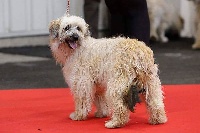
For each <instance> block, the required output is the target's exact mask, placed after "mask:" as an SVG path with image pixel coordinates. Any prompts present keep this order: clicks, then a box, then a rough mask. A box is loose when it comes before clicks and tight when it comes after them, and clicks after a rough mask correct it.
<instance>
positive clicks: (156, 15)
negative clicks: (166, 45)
mask: <svg viewBox="0 0 200 133" xmlns="http://www.w3.org/2000/svg"><path fill="white" fill-rule="evenodd" d="M147 6H148V12H149V18H150V36H151V38H155V40H156V41H161V42H168V40H169V39H168V38H167V37H166V36H165V33H166V30H167V29H174V30H177V31H178V33H180V31H181V29H182V28H183V20H182V19H181V17H180V15H179V14H178V13H177V10H176V9H175V7H174V6H173V5H172V4H171V3H169V2H167V1H166V0H147Z"/></svg>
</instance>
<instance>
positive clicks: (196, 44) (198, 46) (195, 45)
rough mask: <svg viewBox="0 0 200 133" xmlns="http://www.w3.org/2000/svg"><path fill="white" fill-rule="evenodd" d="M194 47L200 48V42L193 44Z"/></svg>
mask: <svg viewBox="0 0 200 133" xmlns="http://www.w3.org/2000/svg"><path fill="white" fill-rule="evenodd" d="M192 49H200V44H198V43H195V44H193V45H192Z"/></svg>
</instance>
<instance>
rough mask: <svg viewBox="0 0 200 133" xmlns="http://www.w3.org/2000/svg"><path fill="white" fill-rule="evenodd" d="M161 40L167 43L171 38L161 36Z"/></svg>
mask: <svg viewBox="0 0 200 133" xmlns="http://www.w3.org/2000/svg"><path fill="white" fill-rule="evenodd" d="M161 42H162V43H167V42H169V39H168V38H167V37H161Z"/></svg>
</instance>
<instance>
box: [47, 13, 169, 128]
mask: <svg viewBox="0 0 200 133" xmlns="http://www.w3.org/2000/svg"><path fill="white" fill-rule="evenodd" d="M49 31H50V48H51V51H52V53H53V56H54V58H55V59H56V61H57V62H58V63H59V64H61V66H62V71H63V75H64V77H65V81H66V82H67V84H68V85H69V87H70V89H71V92H72V94H73V96H74V102H75V111H74V112H73V113H71V114H70V118H71V119H72V120H85V119H86V118H87V116H88V113H89V112H90V111H91V107H92V103H94V104H95V105H96V108H97V111H96V113H95V116H96V117H106V116H109V115H110V116H111V120H109V121H107V122H106V124H105V127H107V128H116V127H121V126H124V125H125V124H126V123H127V122H128V120H129V110H132V111H133V110H134V105H135V104H136V103H137V102H139V99H138V95H139V93H140V94H141V95H142V96H144V99H145V101H146V106H147V109H148V112H149V115H150V117H149V123H150V124H159V123H165V122H166V121H167V118H166V114H165V110H164V103H163V94H162V90H161V88H162V87H161V82H160V80H159V77H158V74H157V72H158V67H157V65H156V64H155V62H154V57H153V52H152V50H151V49H150V48H149V47H147V46H146V45H145V44H144V43H143V42H140V41H138V40H136V39H129V38H123V37H117V38H102V39H95V38H92V37H91V36H90V33H89V31H88V25H87V24H86V22H85V21H84V19H82V18H80V17H77V16H67V15H66V16H63V17H61V18H59V19H57V20H53V21H52V22H51V23H50V26H49Z"/></svg>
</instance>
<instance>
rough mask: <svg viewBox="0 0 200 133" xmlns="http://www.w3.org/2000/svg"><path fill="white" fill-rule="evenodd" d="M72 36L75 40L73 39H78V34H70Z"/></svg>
mask: <svg viewBox="0 0 200 133" xmlns="http://www.w3.org/2000/svg"><path fill="white" fill-rule="evenodd" d="M70 38H71V39H72V40H73V41H78V38H79V36H78V34H72V36H70Z"/></svg>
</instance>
